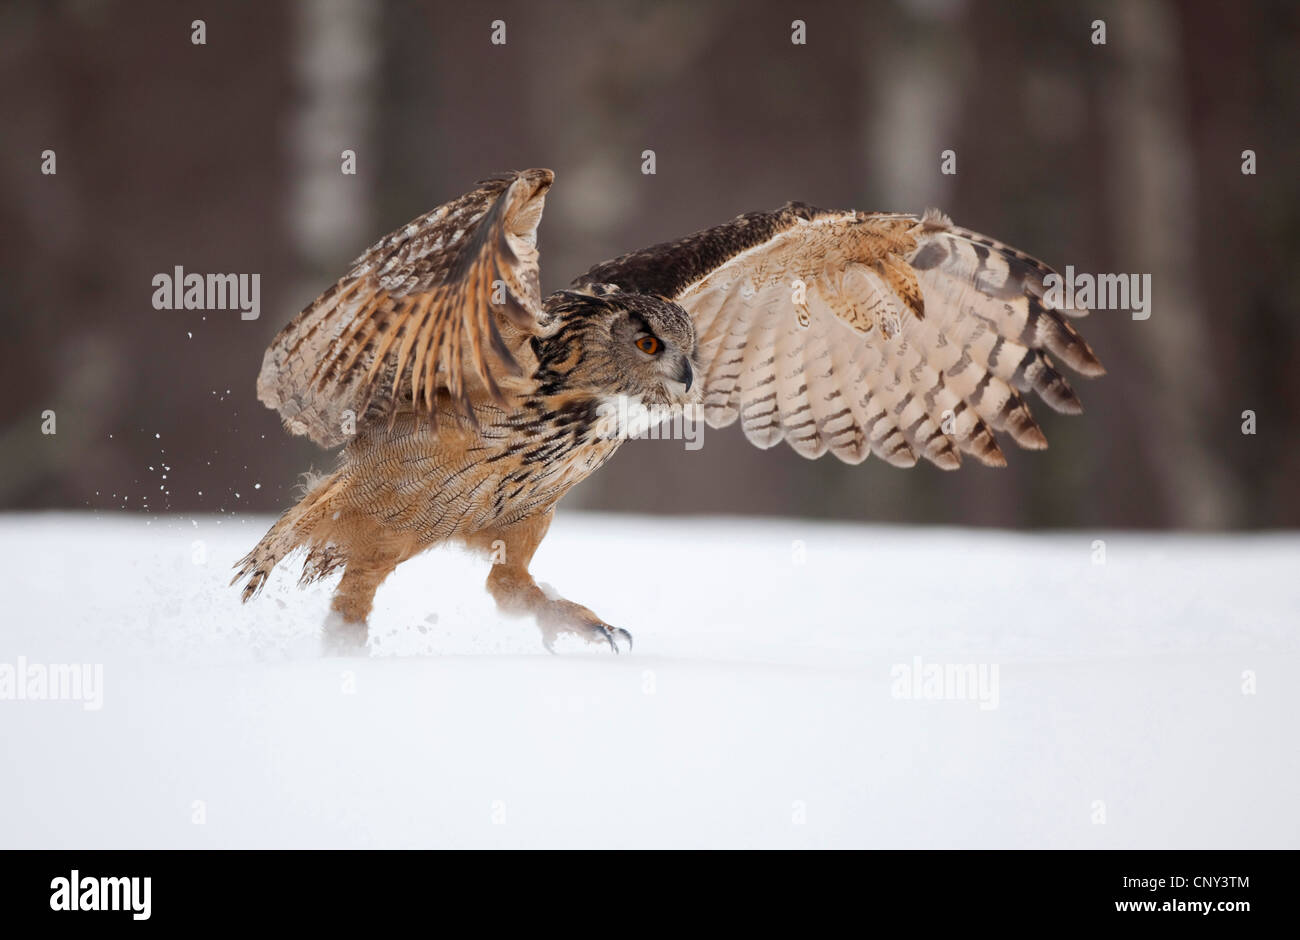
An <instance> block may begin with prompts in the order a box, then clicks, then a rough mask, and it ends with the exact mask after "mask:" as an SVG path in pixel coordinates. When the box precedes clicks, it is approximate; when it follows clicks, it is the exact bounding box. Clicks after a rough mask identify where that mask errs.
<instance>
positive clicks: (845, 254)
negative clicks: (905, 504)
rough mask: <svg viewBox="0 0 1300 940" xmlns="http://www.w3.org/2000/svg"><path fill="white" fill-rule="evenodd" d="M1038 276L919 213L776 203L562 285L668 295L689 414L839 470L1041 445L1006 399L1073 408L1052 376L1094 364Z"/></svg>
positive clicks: (1021, 408) (996, 459)
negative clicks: (683, 329) (684, 336)
mask: <svg viewBox="0 0 1300 940" xmlns="http://www.w3.org/2000/svg"><path fill="white" fill-rule="evenodd" d="M1051 274H1052V270H1051V269H1050V268H1048V267H1047V266H1046V265H1045V264H1043V263H1042V262H1040V261H1037V260H1035V259H1033V258H1031V257H1029V256H1028V255H1026V254H1024V253H1023V252H1020V251H1017V250H1016V249H1014V248H1011V247H1009V246H1007V245H1004V244H1002V243H1001V242H998V241H994V240H993V239H991V238H987V237H985V236H983V235H979V234H976V233H975V232H971V231H968V230H966V229H962V228H958V227H956V226H954V225H953V224H952V223H951V222H950V221H949V220H948V219H947V217H945V216H943V215H942V214H940V213H938V212H936V211H933V210H932V211H930V212H927V213H926V214H925V215H923V216H921V217H917V216H911V215H901V214H892V213H867V212H854V211H852V210H827V209H818V208H814V207H813V206H808V205H804V204H802V203H790V204H788V205H786V206H784V207H782V208H781V209H777V210H775V211H772V212H753V213H749V214H747V215H742V216H739V217H738V218H736V219H734V220H732V221H731V222H727V223H725V224H723V225H719V226H715V227H714V228H711V229H705V230H704V231H701V232H697V233H696V234H694V235H689V236H687V237H686V238H682V239H679V240H678V241H675V242H666V243H664V244H661V245H656V246H654V247H652V248H647V249H644V250H642V251H637V252H632V253H631V254H627V255H623V256H622V257H619V258H615V259H614V260H612V261H607V262H605V263H604V264H599V265H597V266H596V267H594V268H592V269H591V270H590V271H589V272H587V274H585V275H583V276H582V277H580V278H578V279H577V281H576V282H575V285H576V286H578V287H579V288H583V287H587V288H591V287H592V286H594V285H599V284H608V285H614V286H616V287H617V288H618V289H620V290H623V291H630V292H636V293H643V294H655V295H659V296H663V297H667V298H668V299H670V300H674V301H676V302H677V303H678V304H680V305H681V306H682V307H684V308H685V309H686V311H687V313H689V314H690V316H691V318H692V319H693V320H694V322H695V330H696V335H697V339H698V352H697V356H698V360H699V364H700V367H699V375H700V379H701V382H702V384H703V394H704V417H705V419H706V420H707V421H708V422H709V424H710V425H712V426H713V427H723V426H725V425H728V424H731V423H733V422H734V421H736V420H737V419H739V420H740V423H741V427H742V429H743V430H744V432H745V436H746V437H748V438H749V440H750V441H751V442H752V443H754V444H756V445H757V446H759V447H764V448H766V447H772V446H773V445H775V444H777V443H778V442H780V441H781V440H785V441H787V442H788V443H789V444H790V446H791V447H793V448H794V449H795V450H796V451H797V452H798V453H800V454H802V455H803V456H805V457H819V456H821V455H822V454H824V453H826V451H827V450H829V451H830V452H831V453H833V454H834V455H835V456H836V457H839V458H840V459H841V460H843V461H845V462H847V463H857V462H859V461H861V460H863V459H865V458H866V457H867V455H868V454H869V453H873V452H874V453H876V454H878V455H879V456H880V457H882V458H884V459H885V460H887V461H888V462H889V463H891V464H894V465H895V466H903V467H908V466H912V465H913V464H914V463H916V461H917V458H918V457H924V458H926V459H927V460H929V461H931V462H932V463H934V464H936V465H938V466H940V467H942V468H944V469H953V468H955V467H957V466H958V465H959V464H960V462H961V459H960V458H961V454H963V453H967V454H971V455H972V456H974V457H975V458H976V459H977V460H979V461H981V462H982V463H985V464H991V465H995V466H1000V465H1002V464H1004V463H1005V459H1004V457H1003V455H1002V451H1001V449H1000V448H999V446H998V443H997V440H996V438H995V437H994V434H993V433H992V432H993V431H1005V432H1007V433H1008V434H1010V436H1011V438H1012V439H1013V440H1014V441H1015V442H1016V443H1017V444H1019V445H1020V446H1022V447H1027V448H1033V449H1037V448H1042V447H1046V446H1047V440H1046V438H1045V437H1044V436H1043V433H1042V431H1041V430H1040V429H1039V427H1038V425H1037V423H1035V421H1034V418H1033V416H1032V415H1031V414H1030V412H1029V407H1028V405H1027V404H1026V402H1025V399H1024V398H1023V397H1022V396H1021V394H1020V393H1021V392H1025V391H1030V390H1032V391H1034V392H1036V393H1037V394H1038V396H1039V397H1040V398H1042V399H1043V401H1045V402H1046V403H1047V404H1048V405H1050V406H1051V407H1052V408H1053V409H1055V410H1057V411H1064V412H1071V413H1072V412H1077V411H1079V410H1081V408H1080V405H1079V399H1078V398H1077V397H1076V396H1075V394H1074V391H1073V390H1072V389H1071V388H1070V385H1069V383H1068V382H1067V381H1066V379H1065V377H1064V376H1063V375H1061V373H1060V372H1058V371H1057V369H1056V368H1055V364H1054V362H1053V360H1052V358H1051V357H1052V356H1056V357H1059V358H1060V359H1061V360H1062V361H1064V362H1065V363H1066V364H1067V365H1069V366H1070V367H1071V368H1073V369H1074V370H1076V371H1077V372H1080V373H1082V374H1083V375H1089V376H1091V375H1100V374H1101V373H1102V372H1103V369H1102V366H1101V363H1100V362H1099V361H1098V360H1097V357H1096V356H1094V355H1093V352H1092V350H1091V349H1090V348H1089V347H1088V344H1087V343H1086V342H1084V340H1083V337H1081V336H1080V335H1079V334H1078V332H1076V331H1075V329H1074V327H1073V326H1072V325H1071V324H1070V323H1069V321H1068V320H1067V319H1066V318H1065V317H1064V316H1062V314H1065V315H1067V316H1070V317H1077V316H1081V315H1083V314H1084V313H1086V312H1087V311H1086V310H1082V309H1079V310H1065V309H1062V310H1057V309H1055V308H1053V307H1052V305H1051V304H1050V303H1049V302H1048V301H1047V298H1046V296H1045V294H1046V286H1045V281H1046V279H1047V278H1048V277H1049V276H1050V275H1051Z"/></svg>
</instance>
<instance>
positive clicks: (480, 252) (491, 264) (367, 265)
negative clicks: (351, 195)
mask: <svg viewBox="0 0 1300 940" xmlns="http://www.w3.org/2000/svg"><path fill="white" fill-rule="evenodd" d="M553 179H554V174H552V173H551V171H550V170H525V171H523V172H519V173H511V174H506V175H502V176H496V177H493V178H491V179H488V180H484V181H482V182H481V183H479V184H477V185H478V188H477V189H475V190H473V191H472V192H469V193H466V194H465V195H464V196H461V197H460V198H459V199H455V200H453V201H452V202H449V203H447V204H446V205H443V206H440V207H438V208H437V209H434V210H433V211H432V212H429V213H426V214H425V215H422V216H420V217H419V218H418V219H415V220H413V221H412V222H410V223H408V224H407V225H405V226H403V227H402V228H399V229H397V230H396V231H394V232H392V233H390V234H389V235H387V236H385V237H384V238H382V239H381V240H380V241H379V242H377V243H376V244H375V245H374V246H373V247H371V248H370V250H368V251H367V252H366V253H365V254H363V255H362V256H361V257H360V258H358V259H357V260H356V261H355V262H354V263H353V265H352V268H351V270H350V271H348V273H347V274H346V275H345V276H344V277H343V278H342V279H341V280H340V281H339V282H338V283H337V284H335V285H334V286H333V287H331V288H330V289H329V290H327V291H325V293H323V294H321V296H320V297H318V298H317V299H316V300H315V302H313V303H312V304H311V305H310V306H308V307H307V308H306V309H305V310H303V311H302V313H300V314H298V316H297V317H296V318H295V319H294V320H293V322H292V323H290V324H289V325H288V326H286V327H285V328H284V329H283V330H282V331H281V332H280V334H279V335H278V336H277V337H276V338H275V341H274V342H273V343H272V344H271V347H270V348H269V349H268V350H267V351H266V356H265V358H264V359H263V361H262V371H261V374H260V375H259V376H258V379H257V394H258V397H259V398H260V399H261V400H262V402H263V403H265V404H266V405H267V406H268V407H271V408H275V409H277V410H278V411H279V412H280V415H281V417H282V418H283V419H284V423H285V426H286V427H287V428H288V429H289V430H290V431H292V432H293V433H295V434H306V435H307V436H308V437H310V438H311V439H312V440H314V441H315V442H316V443H318V444H320V445H321V446H323V447H332V446H334V445H336V444H339V443H342V442H343V440H344V439H345V437H346V436H347V435H346V433H345V431H344V427H345V422H344V420H343V419H344V417H345V415H344V412H348V411H350V412H351V413H352V415H353V416H354V417H355V418H357V419H359V418H360V417H361V416H362V415H364V414H365V413H366V412H367V410H369V409H371V408H372V406H373V407H378V408H381V409H383V410H392V408H393V406H394V405H396V404H398V403H399V402H402V401H407V400H409V402H410V406H411V407H415V408H421V409H423V410H425V411H428V412H430V414H431V415H432V414H434V402H435V398H436V396H437V395H438V393H439V392H440V391H443V390H445V391H446V392H447V393H449V394H450V396H451V397H452V398H453V399H455V400H457V401H458V402H459V403H460V404H461V406H462V407H463V408H464V409H465V411H466V413H468V414H470V415H471V416H472V411H471V410H470V405H471V402H472V401H474V400H476V399H479V398H480V397H481V396H484V395H486V396H491V397H492V398H494V399H496V400H498V401H499V400H501V397H502V395H501V387H502V384H503V383H504V382H507V381H508V378H507V377H508V376H517V375H519V374H520V372H521V369H520V365H519V362H518V361H517V360H518V359H519V357H520V355H521V353H522V354H527V352H528V347H527V343H526V340H527V339H528V338H530V337H531V336H535V335H540V334H542V333H544V332H545V330H546V327H547V318H546V315H545V313H544V312H543V310H542V304H541V297H540V290H539V287H538V270H537V247H536V244H537V225H538V223H539V222H540V221H541V217H542V207H543V203H544V202H545V195H546V190H547V189H548V188H549V187H550V185H551V182H552V180H553ZM489 349H490V350H491V352H492V356H491V357H489V353H488V351H489Z"/></svg>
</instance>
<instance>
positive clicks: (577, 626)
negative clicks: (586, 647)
mask: <svg viewBox="0 0 1300 940" xmlns="http://www.w3.org/2000/svg"><path fill="white" fill-rule="evenodd" d="M538 624H539V626H541V628H542V645H543V646H544V647H546V651H547V652H549V653H554V652H555V639H556V637H557V636H558V635H559V634H561V633H572V634H574V635H575V636H578V637H581V638H582V639H584V640H586V641H587V642H589V643H599V642H600V641H601V640H604V641H605V642H606V643H608V644H609V648H610V649H611V650H613V651H614V652H615V653H621V652H622V650H621V649H619V646H618V642H619V640H626V641H627V648H628V650H629V651H631V649H632V634H630V633H628V632H627V631H626V630H624V629H623V628H622V627H611V626H610V625H609V624H607V623H605V622H604V621H602V620H600V619H599V618H598V617H597V616H596V615H595V614H593V613H592V612H591V611H589V610H588V609H587V608H585V607H582V606H580V605H578V604H574V603H573V602H572V601H565V600H556V601H552V602H551V605H550V608H549V609H548V610H546V611H544V612H542V613H541V614H540V615H539V616H538Z"/></svg>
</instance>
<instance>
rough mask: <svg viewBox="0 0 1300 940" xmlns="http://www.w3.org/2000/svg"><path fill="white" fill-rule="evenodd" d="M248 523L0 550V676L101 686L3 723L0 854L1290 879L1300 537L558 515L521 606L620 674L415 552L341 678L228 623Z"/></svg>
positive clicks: (265, 610)
mask: <svg viewBox="0 0 1300 940" xmlns="http://www.w3.org/2000/svg"><path fill="white" fill-rule="evenodd" d="M269 522H270V520H269V519H267V518H260V517H252V518H247V519H240V520H231V519H229V518H226V519H221V520H218V519H217V518H198V519H189V518H169V517H161V518H159V517H155V518H153V519H146V518H143V517H106V516H89V515H81V516H79V515H32V516H12V515H11V516H7V517H6V516H0V566H2V567H3V570H4V571H5V577H6V585H7V588H6V590H7V593H8V594H9V595H10V597H11V598H12V600H11V601H10V603H8V604H7V605H6V609H5V613H4V615H3V624H2V625H0V672H3V670H4V669H5V667H6V664H8V666H9V667H11V668H10V669H9V673H10V675H11V676H12V675H13V671H14V670H13V668H12V667H15V666H17V665H18V663H19V657H23V659H24V661H25V663H26V664H27V665H28V667H29V669H30V667H31V664H36V665H38V666H51V665H54V664H60V663H91V664H102V666H103V688H102V707H101V708H99V709H97V710H94V709H87V708H86V707H85V704H84V703H82V702H79V701H68V700H63V701H48V700H46V701H32V700H30V699H29V700H0V807H2V808H0V847H15V846H18V847H172V846H177V847H187V846H192V847H211V846H220V847H233V846H263V847H272V846H284V847H297V846H384V847H388V846H393V847H437V846H792V847H800V846H825V847H832V846H834V847H869V846H888V847H933V846H947V847H1012V846H1048V847H1067V846H1078V847H1098V848H1100V847H1129V846H1134V847H1163V846H1179V847H1181V846H1186V847H1291V848H1296V847H1300V802H1298V801H1297V800H1296V792H1297V780H1298V779H1300V732H1298V731H1297V717H1298V716H1300V578H1298V575H1300V536H1296V535H1266V536H1251V537H1245V536H1242V537H1204V538H1202V537H1188V536H1184V537H1166V536H1152V535H1127V534H1106V533H1100V534H1098V533H1087V534H1085V533H1077V534H1061V535H1050V536H1037V535H1034V536H1030V535H1017V534H1010V533H990V532H970V531H954V530H942V529H899V528H885V527H849V526H833V525H821V524H813V523H807V522H796V521H789V522H746V521H734V520H721V519H694V520H668V521H660V520H653V521H652V520H647V519H643V518H638V517H618V516H590V515H583V514H580V513H567V514H566V513H564V512H563V511H562V512H561V513H560V516H559V518H558V520H557V522H556V524H555V526H554V527H553V528H552V532H551V535H550V537H549V538H548V540H547V541H546V543H544V545H543V547H542V549H541V551H540V553H539V555H538V558H537V560H536V562H535V565H534V571H535V572H536V573H537V574H538V577H539V578H540V579H542V580H545V581H548V582H550V583H552V584H554V585H555V587H556V588H557V589H558V590H559V591H560V592H561V593H563V594H565V595H567V596H569V597H571V598H573V599H575V600H578V601H579V602H581V603H585V604H587V605H588V606H590V607H592V608H593V609H594V610H596V611H597V612H599V613H600V614H601V615H602V616H604V617H606V618H607V619H608V620H609V621H610V622H612V623H615V624H617V625H619V626H623V627H626V628H627V629H629V630H630V631H632V633H633V634H635V637H636V649H635V651H634V652H633V653H632V654H631V655H623V656H619V657H615V656H613V655H612V654H611V653H609V651H608V650H600V649H598V648H596V647H578V646H574V647H570V648H568V649H567V650H566V651H565V653H564V655H559V656H551V655H548V654H547V653H545V652H544V651H543V650H542V649H541V646H540V644H539V642H538V639H537V634H536V632H535V629H534V628H533V627H532V626H531V624H529V623H528V622H526V621H512V620H503V619H501V618H499V617H498V616H497V615H496V614H495V612H494V611H493V609H492V606H491V602H490V600H489V599H488V597H487V595H486V594H485V593H484V592H483V590H482V587H481V584H482V580H483V577H484V575H485V574H486V571H485V568H484V565H483V563H481V562H479V561H476V560H474V559H472V558H469V557H466V556H464V555H460V554H457V553H454V552H446V551H443V552H434V553H432V554H429V555H426V556H424V557H422V558H419V559H416V560H414V561H411V562H408V563H407V564H406V565H404V566H403V567H402V568H400V569H399V570H398V572H397V574H396V575H395V576H394V577H393V578H392V579H390V580H389V582H388V583H387V584H386V585H385V586H384V588H383V589H382V590H381V591H380V594H379V599H378V605H377V608H376V614H375V617H374V620H373V624H374V630H375V632H376V633H377V634H378V636H377V639H376V641H375V646H374V649H373V650H372V651H371V655H370V656H369V657H368V658H337V657H325V656H322V654H321V653H320V651H319V648H318V642H317V628H318V626H319V624H320V622H321V620H322V619H323V617H324V613H325V610H326V606H327V596H328V587H322V586H319V585H318V586H316V587H314V588H312V589H309V590H307V591H298V590H297V589H296V587H295V586H294V581H295V577H296V571H294V572H292V573H291V572H289V571H283V572H277V574H276V576H275V577H274V578H273V579H272V582H271V584H270V586H269V587H268V589H267V591H266V593H265V594H264V595H263V597H262V598H260V599H259V600H258V601H256V602H254V603H252V604H249V605H247V606H241V605H240V604H239V603H238V598H237V595H236V592H235V591H234V590H233V589H228V588H227V587H226V582H227V580H228V573H229V568H230V565H231V563H232V562H233V561H234V560H235V558H237V557H238V556H239V555H241V554H243V552H244V551H246V550H247V549H248V548H249V546H251V545H252V544H253V543H254V542H255V541H256V540H257V538H258V537H259V536H260V535H261V534H262V531H263V530H264V528H265V526H266V525H267V524H269ZM1096 539H1102V540H1104V542H1105V563H1104V564H1097V563H1095V556H1096V555H1097V549H1096V548H1095V546H1094V540H1096ZM646 559H655V560H656V562H655V563H654V564H647V563H646V561H645V560H646ZM918 657H919V658H920V659H919V662H920V671H919V672H918V673H917V677H918V683H917V684H918V686H920V687H921V689H922V691H924V681H925V679H926V676H927V673H926V672H925V669H926V667H927V665H937V666H939V667H941V668H942V667H944V666H950V667H954V668H955V667H961V668H962V669H967V670H969V672H968V673H967V674H976V675H978V674H979V672H978V669H977V667H980V666H983V667H991V666H993V665H997V667H998V669H997V674H996V684H994V679H993V675H994V674H993V672H992V670H991V669H990V668H985V669H984V671H983V673H982V674H983V676H984V679H985V682H986V684H985V686H983V687H975V688H970V689H966V690H963V689H961V688H960V687H954V686H952V685H949V686H947V687H945V688H937V687H933V686H932V687H931V690H933V691H939V692H942V693H944V694H946V695H947V696H948V697H947V698H944V699H940V700H917V699H916V698H906V697H901V692H902V689H903V687H904V686H908V685H909V683H910V678H911V676H912V672H911V671H910V670H916V667H917V663H918V660H917V658H918ZM904 669H906V670H909V671H907V672H904V671H903V670H904ZM949 671H950V672H952V670H951V669H950V670H949ZM900 675H901V676H903V678H901V679H900ZM909 687H910V686H909ZM25 688H26V689H29V690H34V688H35V687H30V686H25ZM86 691H87V690H82V694H85V693H86ZM2 692H3V683H0V693H2ZM15 694H16V693H15ZM981 700H982V701H983V704H984V705H985V706H986V707H981ZM994 704H995V705H996V707H987V706H992V705H994Z"/></svg>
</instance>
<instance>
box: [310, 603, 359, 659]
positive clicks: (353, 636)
mask: <svg viewBox="0 0 1300 940" xmlns="http://www.w3.org/2000/svg"><path fill="white" fill-rule="evenodd" d="M366 632H367V631H366V624H365V621H364V620H363V621H360V622H356V621H350V620H347V619H346V618H345V617H344V616H343V615H342V614H340V613H339V612H338V611H337V610H331V611H330V612H329V615H328V616H326V618H325V624H324V627H323V629H322V630H321V652H322V653H324V654H325V655H326V656H360V655H364V654H365V651H366Z"/></svg>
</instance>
